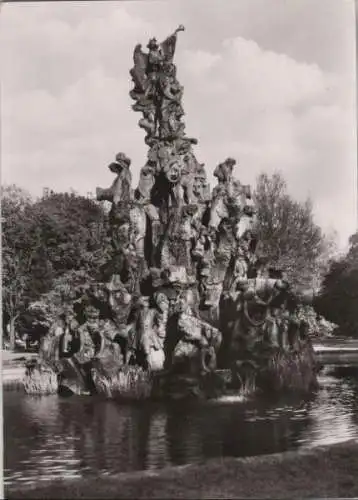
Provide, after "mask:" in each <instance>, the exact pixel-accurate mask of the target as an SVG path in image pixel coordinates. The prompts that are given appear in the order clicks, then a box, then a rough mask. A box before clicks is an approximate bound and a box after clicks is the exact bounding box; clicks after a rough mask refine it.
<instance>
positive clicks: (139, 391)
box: [92, 366, 153, 400]
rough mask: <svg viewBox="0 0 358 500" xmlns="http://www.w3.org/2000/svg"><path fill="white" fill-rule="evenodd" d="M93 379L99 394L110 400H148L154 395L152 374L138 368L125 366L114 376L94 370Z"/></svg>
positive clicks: (113, 374)
mask: <svg viewBox="0 0 358 500" xmlns="http://www.w3.org/2000/svg"><path fill="white" fill-rule="evenodd" d="M92 379H93V382H94V385H95V387H96V391H97V393H98V394H102V395H104V396H105V397H106V398H109V399H129V400H143V399H148V398H149V397H150V396H151V393H152V385H153V382H152V376H151V374H150V372H148V371H145V370H143V368H141V367H138V366H124V367H122V368H121V369H120V370H118V371H117V372H115V373H112V374H108V373H107V374H106V373H105V372H102V371H99V370H95V369H94V370H92Z"/></svg>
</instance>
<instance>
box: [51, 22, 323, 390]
mask: <svg viewBox="0 0 358 500" xmlns="http://www.w3.org/2000/svg"><path fill="white" fill-rule="evenodd" d="M180 31H184V27H183V26H179V28H178V29H177V30H176V31H175V32H174V33H173V34H172V35H170V36H169V37H168V38H166V39H165V40H164V41H163V42H162V43H158V42H157V40H156V39H155V38H153V39H151V40H150V41H149V43H148V45H147V49H148V51H147V52H143V50H142V47H141V45H137V46H136V47H135V50H134V54H133V60H134V66H133V68H132V69H131V71H130V74H131V77H132V81H133V85H134V86H133V89H132V90H131V92H130V97H131V98H132V99H133V101H134V104H133V106H132V108H133V110H134V111H136V112H140V113H141V114H142V118H141V119H140V120H139V126H140V127H141V128H142V129H143V130H144V131H145V134H146V135H145V143H146V145H147V146H148V154H147V158H146V160H145V164H144V166H143V167H142V168H141V170H140V178H139V183H138V186H137V187H136V188H135V189H133V188H132V184H131V183H132V175H131V170H130V167H131V160H130V158H128V157H127V156H126V154H125V153H118V154H117V155H116V158H115V161H113V162H112V163H111V164H110V165H109V169H110V171H111V172H113V174H115V176H116V177H115V180H114V181H113V184H112V185H111V186H110V187H109V188H108V189H102V188H97V199H98V200H106V201H109V202H110V203H111V204H112V207H111V211H110V213H109V224H110V233H109V234H110V238H111V256H110V258H109V260H108V262H107V264H106V265H104V266H103V268H102V269H101V270H100V275H101V276H100V279H99V281H98V282H96V283H92V284H91V286H90V287H87V290H86V292H85V293H84V294H83V291H82V289H81V291H80V290H79V291H78V294H77V296H76V297H75V303H76V307H75V308H73V306H74V300H73V297H72V298H71V299H68V300H67V302H66V297H65V295H64V303H65V304H66V308H65V312H64V314H63V315H62V319H61V320H60V321H59V323H58V325H57V330H56V331H57V333H59V336H60V337H61V339H62V340H61V342H60V343H59V346H58V348H57V353H58V354H57V357H58V358H59V363H57V364H56V370H57V371H59V372H60V373H62V377H61V384H62V385H63V386H67V387H68V388H70V389H71V390H72V391H74V392H81V391H82V390H83V389H81V385H80V384H79V383H78V381H79V379H80V378H81V377H82V379H83V380H82V382H83V381H85V385H87V388H88V389H90V390H91V391H97V392H104V393H105V394H107V395H108V396H110V397H114V396H116V395H119V396H123V395H127V396H131V397H137V398H140V397H148V396H151V395H152V396H153V395H154V396H170V397H179V396H180V397H182V396H188V395H190V396H196V397H200V396H206V397H207V396H209V397H210V396H215V395H216V394H218V393H221V392H222V391H225V390H227V389H228V388H229V387H231V388H236V389H238V388H240V387H241V388H244V387H246V389H247V387H248V386H249V385H250V384H251V385H252V386H255V385H256V386H259V387H261V388H263V389H264V390H271V389H274V390H277V389H280V388H282V387H289V388H300V389H301V388H305V389H309V388H310V387H311V386H312V384H313V383H314V382H315V373H314V360H313V351H312V348H311V345H310V342H309V339H308V337H307V325H306V324H305V321H304V320H303V318H302V317H301V316H300V306H299V300H298V299H299V297H298V294H297V293H294V292H293V290H292V289H291V288H290V286H289V283H288V282H287V281H286V280H285V279H284V277H283V276H282V273H281V272H280V270H278V269H270V268H268V267H267V265H266V264H265V258H264V256H262V255H260V253H259V244H258V243H259V242H258V238H257V233H256V211H255V205H254V202H253V198H252V194H251V189H250V186H247V185H243V184H242V183H241V182H240V181H239V180H238V179H237V178H236V177H235V175H234V167H235V165H236V160H234V159H233V158H227V159H226V160H224V161H223V162H222V163H220V164H219V165H217V166H216V168H215V169H214V176H215V177H216V179H217V185H216V186H215V187H214V189H213V190H212V191H211V189H210V186H209V184H208V181H207V174H206V168H205V165H204V164H203V163H200V162H199V161H198V160H197V158H196V156H195V152H194V146H195V145H196V144H197V142H198V141H197V139H195V138H192V137H189V136H187V135H186V132H185V124H184V122H183V116H184V114H185V113H184V109H183V90H184V89H183V86H182V85H181V84H180V83H179V81H178V79H177V68H176V65H175V63H174V55H175V49H176V43H177V35H178V33H179V32H180ZM82 288H83V287H82ZM72 292H73V291H72ZM81 294H82V296H81ZM70 295H71V294H70ZM72 295H73V293H72ZM75 295H76V294H75ZM73 316H76V318H75V319H76V321H77V324H76V321H72V319H73ZM78 323H79V324H78ZM61 332H62V333H61ZM50 337H51V333H50ZM49 344H50V345H52V346H53V344H52V343H51V342H49ZM43 351H44V350H43ZM52 359H53V356H52ZM47 363H49V364H50V365H51V356H47ZM52 368H53V364H52ZM70 378H71V379H72V380H71V381H70ZM76 380H77V382H76ZM90 380H92V382H91V381H90ZM82 385H83V383H82ZM76 387H77V388H76Z"/></svg>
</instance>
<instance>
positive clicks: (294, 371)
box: [260, 345, 317, 392]
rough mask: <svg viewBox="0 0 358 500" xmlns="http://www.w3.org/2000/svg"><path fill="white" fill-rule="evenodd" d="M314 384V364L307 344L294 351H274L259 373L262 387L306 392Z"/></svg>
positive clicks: (315, 380)
mask: <svg viewBox="0 0 358 500" xmlns="http://www.w3.org/2000/svg"><path fill="white" fill-rule="evenodd" d="M316 384H317V377H316V365H315V360H314V356H313V354H312V352H311V347H310V346H309V345H307V346H304V347H303V348H301V349H300V350H298V351H294V352H293V351H290V352H287V351H283V350H279V351H277V352H275V353H274V354H273V355H272V356H271V357H270V358H269V359H268V360H267V364H266V366H265V367H264V368H263V369H262V370H261V373H260V385H261V386H263V387H262V388H263V389H269V390H274V391H280V390H298V391H305V392H307V391H310V390H311V389H312V388H314V387H315V386H316Z"/></svg>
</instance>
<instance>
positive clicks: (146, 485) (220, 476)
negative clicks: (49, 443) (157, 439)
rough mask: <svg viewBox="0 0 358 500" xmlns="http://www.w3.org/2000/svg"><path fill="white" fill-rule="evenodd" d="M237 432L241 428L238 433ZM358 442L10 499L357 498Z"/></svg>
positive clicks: (81, 483) (14, 494)
mask: <svg viewBox="0 0 358 500" xmlns="http://www.w3.org/2000/svg"><path fill="white" fill-rule="evenodd" d="M238 432H239V430H238ZM357 478H358V442H347V443H342V444H337V445H333V446H327V447H319V448H315V449H313V450H305V451H300V452H287V453H281V454H275V455H266V456H261V457H250V458H244V459H234V458H226V459H222V460H219V459H218V460H212V461H209V462H206V463H205V464H203V465H189V466H185V467H178V468H171V469H164V470H162V471H156V472H138V473H133V474H125V475H124V474H119V475H117V476H110V477H93V478H89V479H75V480H68V481H52V482H51V483H50V484H49V485H48V486H38V487H36V488H34V489H28V488H26V490H21V489H13V490H10V491H7V492H6V498H8V499H11V498H14V499H15V498H17V499H20V498H38V499H45V498H51V499H55V498H89V499H90V498H106V499H107V498H113V499H114V498H136V499H137V498H333V497H336V498H337V497H348V498H352V497H357V496H358V479H357Z"/></svg>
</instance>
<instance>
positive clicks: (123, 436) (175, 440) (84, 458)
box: [3, 367, 358, 486]
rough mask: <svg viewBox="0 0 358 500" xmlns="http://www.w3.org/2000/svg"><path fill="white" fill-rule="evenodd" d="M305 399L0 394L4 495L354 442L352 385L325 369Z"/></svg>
mask: <svg viewBox="0 0 358 500" xmlns="http://www.w3.org/2000/svg"><path fill="white" fill-rule="evenodd" d="M319 383H320V389H319V390H318V392H317V393H316V394H315V395H312V397H310V398H308V399H300V398H297V397H296V398H294V399H292V398H290V399H287V398H280V399H277V400H275V401H272V400H271V401H267V400H266V401H265V400H263V399H256V400H253V401H242V400H240V398H237V397H226V398H225V397H224V398H221V399H219V400H216V401H211V402H206V403H200V404H198V403H197V404H190V405H183V403H180V404H171V405H163V404H152V403H149V404H148V403H145V404H133V405H123V404H119V403H118V402H114V401H103V400H101V401H99V400H97V399H96V398H90V397H83V398H81V397H72V398H60V397H57V396H47V397H42V398H40V397H31V396H26V395H24V394H22V393H20V392H16V391H5V392H4V395H3V401H4V439H5V454H4V467H5V470H4V474H5V486H14V485H17V486H18V485H20V484H23V485H24V486H25V485H28V484H31V483H35V482H36V483H37V484H38V483H39V481H45V480H49V479H53V478H55V477H56V478H58V477H60V476H63V477H81V476H85V475H93V474H97V473H100V474H101V475H104V474H112V473H118V472H129V471H134V470H141V469H158V468H162V467H166V466H168V465H181V464H186V463H195V462H196V463H198V462H202V461H204V460H206V459H208V458H213V457H222V456H230V457H241V456H249V455H259V454H263V453H274V452H282V451H286V450H292V449H297V448H302V447H311V446H316V445H321V444H326V443H334V442H338V441H344V440H346V439H352V438H357V439H358V375H357V374H356V375H355V376H352V375H351V376H347V375H342V374H340V375H339V374H337V373H335V372H334V370H333V367H331V368H328V367H326V368H325V369H324V370H323V371H322V372H321V374H320V377H319Z"/></svg>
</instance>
